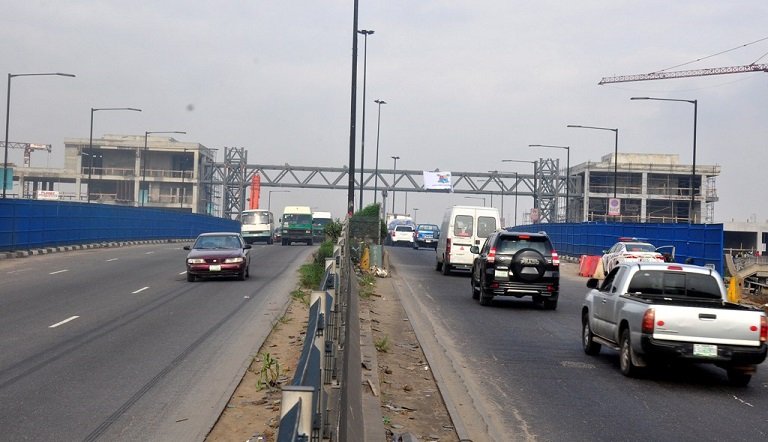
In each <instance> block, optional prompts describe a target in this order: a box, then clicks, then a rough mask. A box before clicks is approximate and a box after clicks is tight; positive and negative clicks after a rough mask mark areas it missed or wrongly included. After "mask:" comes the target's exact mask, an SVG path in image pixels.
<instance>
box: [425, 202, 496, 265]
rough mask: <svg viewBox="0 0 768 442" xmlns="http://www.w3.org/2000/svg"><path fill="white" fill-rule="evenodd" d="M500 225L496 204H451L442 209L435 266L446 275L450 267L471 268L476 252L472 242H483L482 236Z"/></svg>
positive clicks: (474, 244)
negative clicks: (473, 249) (443, 210)
mask: <svg viewBox="0 0 768 442" xmlns="http://www.w3.org/2000/svg"><path fill="white" fill-rule="evenodd" d="M500 228H501V222H500V221H499V210H498V209H496V208H495V207H480V206H453V207H450V208H448V209H447V210H446V211H445V216H443V223H442V225H441V226H440V239H439V240H438V242H437V249H436V250H435V252H436V253H435V257H436V259H437V266H436V270H442V272H443V275H447V274H448V273H450V271H451V270H454V269H463V270H471V269H472V261H473V260H474V257H475V255H474V254H473V253H472V252H470V251H469V248H470V247H472V246H478V247H480V246H482V245H483V242H484V241H485V238H487V237H488V236H489V235H490V234H491V233H493V232H495V231H496V230H498V229H500Z"/></svg>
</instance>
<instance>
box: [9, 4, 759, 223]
mask: <svg viewBox="0 0 768 442" xmlns="http://www.w3.org/2000/svg"><path fill="white" fill-rule="evenodd" d="M352 8H353V2H352V1H351V0H345V1H340V0H287V1H286V0H272V1H255V0H254V1H242V0H241V1H226V0H223V1H216V2H213V1H204V2H188V1H177V0H164V1H118V0H99V1H68V0H48V1H40V0H26V1H12V2H6V4H4V5H3V11H2V18H0V24H1V26H0V37H1V38H0V54H2V66H3V68H2V69H1V70H0V72H2V73H3V74H6V73H8V72H10V73H31V72H68V73H73V74H76V75H77V78H63V77H20V78H14V79H13V83H12V93H11V119H10V120H11V122H10V140H11V141H19V142H33V143H48V144H53V146H54V151H53V153H52V154H51V155H50V156H48V155H47V154H45V153H40V152H37V153H35V154H33V159H32V165H33V166H37V167H39V166H45V165H46V164H48V165H50V166H60V165H62V164H63V150H64V143H63V140H64V138H67V137H81V138H82V137H84V138H87V137H88V130H89V121H90V120H89V118H90V108H91V107H97V108H98V107H138V108H141V109H143V112H142V113H134V112H97V113H96V115H95V121H94V136H96V137H98V136H101V135H102V134H105V133H107V134H143V133H144V131H164V130H168V131H186V132H187V133H188V135H181V136H179V137H178V139H180V140H183V141H190V142H199V143H202V144H204V145H206V146H208V147H211V148H219V149H221V148H223V147H224V146H237V147H246V148H247V149H248V159H249V163H251V164H283V163H290V164H293V165H297V166H299V165H301V166H327V167H341V166H344V165H346V164H347V163H348V157H349V154H348V149H349V117H350V81H351V62H352V60H351V55H352V18H353V12H352ZM766 17H768V2H766V1H765V0H744V1H736V2H724V1H721V0H690V1H689V0H676V1H668V0H667V1H642V2H640V1H621V0H616V1H589V0H582V1H573V2H571V1H562V0H561V1H537V2H530V1H516V0H485V1H477V0H474V1H470V0H443V1H429V0H420V1H402V0H379V1H366V0H360V20H359V27H360V29H372V30H374V31H375V34H373V35H371V36H369V37H368V70H367V98H368V100H367V101H368V105H367V110H366V113H367V118H366V120H367V121H366V167H369V168H373V166H374V152H375V139H376V105H375V104H374V103H373V100H375V99H383V100H385V101H387V103H388V104H386V105H384V107H383V108H382V123H381V142H380V162H379V167H380V168H391V167H392V160H391V159H390V156H391V155H398V156H400V157H401V159H400V160H399V161H398V169H412V170H433V169H435V168H439V169H440V170H449V171H450V170H455V171H459V170H461V171H473V172H486V171H488V170H495V169H498V170H503V171H510V172H514V171H518V172H520V173H529V171H530V166H529V165H526V164H513V163H504V164H502V163H501V161H500V160H501V159H513V158H514V159H523V160H536V159H539V158H540V157H558V158H561V161H562V162H563V164H564V162H565V155H564V153H565V151H563V150H555V149H551V150H549V149H531V148H528V147H527V146H528V145H529V144H554V145H568V146H571V165H575V164H579V163H581V162H584V161H599V159H600V157H601V156H603V155H605V154H608V153H612V151H613V134H612V133H610V132H605V131H594V130H583V129H568V128H566V125H568V124H581V125H588V126H601V127H618V128H619V129H620V138H619V151H620V152H646V153H650V152H663V153H676V154H679V155H680V159H681V162H683V163H685V164H690V162H691V153H692V135H693V121H692V120H693V109H692V108H693V106H691V105H689V104H687V103H667V102H652V101H643V102H636V101H630V100H629V98H630V97H632V96H654V97H661V98H678V99H697V100H699V106H698V140H697V164H700V165H720V166H722V174H721V176H720V177H719V178H718V180H717V193H718V195H719V197H720V202H719V203H717V204H716V206H715V221H730V220H731V219H735V220H737V221H745V220H747V219H748V218H750V217H753V216H754V217H755V218H756V219H757V220H758V221H765V220H766V219H768V204H766V203H768V198H766V197H765V193H764V190H763V189H762V182H763V176H764V175H765V165H766V159H767V158H766V157H768V150H767V149H766V142H767V140H768V108H766V103H768V76H766V74H764V73H748V74H731V75H719V76H712V77H704V78H687V79H676V80H661V81H645V82H633V83H622V84H614V85H604V86H598V84H597V83H598V81H599V80H600V79H601V78H602V77H605V76H611V75H622V74H637V73H647V72H653V71H658V70H661V69H666V68H669V67H672V66H677V65H680V64H683V63H687V62H690V61H694V60H697V59H700V58H704V57H708V56H710V55H713V54H716V53H719V52H721V51H725V50H727V49H731V48H735V47H738V46H740V45H744V44H746V43H750V42H754V41H757V40H760V39H763V38H766V37H768V31H766V26H765V24H766ZM766 53H768V40H764V41H761V42H758V43H755V44H753V45H750V46H747V47H744V48H742V49H739V50H736V51H731V52H727V53H724V54H721V55H718V56H715V57H711V58H707V59H706V60H702V61H699V62H697V63H692V64H687V65H685V66H680V67H679V68H676V69H675V70H682V69H696V68H709V67H722V66H736V65H747V64H750V63H753V62H757V63H762V64H766V63H768V57H766V56H765V54H766ZM359 56H360V59H359V62H360V69H359V80H360V86H359V88H358V103H360V100H361V99H362V73H363V72H362V56H363V38H362V36H361V37H360V46H359ZM3 89H4V88H3ZM3 96H5V93H3ZM2 114H3V116H5V112H4V111H3V112H2ZM361 114H362V108H361V105H360V104H359V105H358V118H361ZM361 127H362V123H360V122H359V123H358V138H359V133H360V129H361ZM358 144H359V143H358ZM359 158H360V156H359V154H358V156H357V162H358V165H359ZM10 159H11V161H12V162H17V163H20V162H21V151H17V150H13V151H11V158H10ZM219 159H221V157H220V158H219ZM526 166H528V167H526ZM263 196H264V197H266V192H265V194H264V195H263ZM372 199H373V197H372V195H370V194H366V195H365V202H366V203H368V202H371V200H372ZM355 201H356V203H357V197H356V199H355ZM404 203H405V201H404V198H403V197H402V196H398V197H397V205H398V210H399V211H402V209H403V206H401V205H402V204H404ZM466 203H470V204H471V203H477V201H470V200H465V199H463V196H459V195H430V196H429V197H427V195H425V194H411V195H409V201H408V208H409V211H412V208H419V211H418V212H417V218H418V219H417V221H439V219H440V218H441V216H442V215H441V214H442V211H443V208H444V207H446V206H448V205H451V204H466ZM494 203H496V205H498V204H497V203H498V202H497V201H494ZM286 204H307V205H311V206H313V207H317V210H330V211H332V213H333V214H334V216H343V213H344V212H345V208H346V192H345V191H343V192H342V191H333V192H330V191H328V192H325V193H321V192H319V191H314V192H309V191H307V192H304V191H297V190H293V191H291V193H275V194H273V195H272V209H273V211H278V212H279V211H280V210H281V209H282V206H283V205H286ZM511 206H512V202H511V201H510V200H509V198H507V200H506V202H505V209H506V210H505V212H506V213H507V217H508V218H509V217H510V215H511V209H510V208H511ZM530 206H531V201H530V199H529V198H527V199H525V200H524V199H522V198H521V200H520V202H519V210H520V212H521V213H522V212H523V211H524V210H525V211H527V210H529V209H530Z"/></svg>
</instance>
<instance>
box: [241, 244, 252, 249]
mask: <svg viewBox="0 0 768 442" xmlns="http://www.w3.org/2000/svg"><path fill="white" fill-rule="evenodd" d="M252 248H253V246H252V245H250V244H246V245H245V246H244V247H243V249H252Z"/></svg>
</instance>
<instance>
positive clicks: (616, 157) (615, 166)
mask: <svg viewBox="0 0 768 442" xmlns="http://www.w3.org/2000/svg"><path fill="white" fill-rule="evenodd" d="M568 127H575V128H577V129H596V130H610V131H612V132H613V133H614V134H615V137H614V145H613V197H614V198H616V183H618V176H619V129H618V128H616V129H611V128H610V127H594V126H581V125H577V124H569V125H568Z"/></svg>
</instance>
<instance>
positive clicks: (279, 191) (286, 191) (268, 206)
mask: <svg viewBox="0 0 768 442" xmlns="http://www.w3.org/2000/svg"><path fill="white" fill-rule="evenodd" d="M267 192H268V193H267V212H270V211H271V209H272V193H290V192H291V191H290V190H268V191H267Z"/></svg>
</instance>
